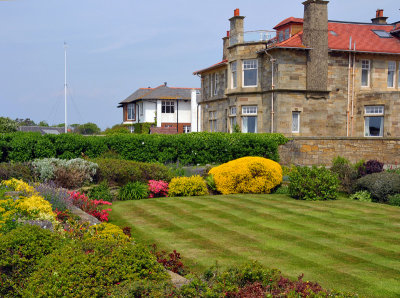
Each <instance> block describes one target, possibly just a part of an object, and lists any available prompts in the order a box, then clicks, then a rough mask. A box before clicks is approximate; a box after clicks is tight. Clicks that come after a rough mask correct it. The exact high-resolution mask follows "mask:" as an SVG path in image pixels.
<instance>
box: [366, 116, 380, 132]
mask: <svg viewBox="0 0 400 298" xmlns="http://www.w3.org/2000/svg"><path fill="white" fill-rule="evenodd" d="M365 136H367V137H382V136H383V117H365Z"/></svg>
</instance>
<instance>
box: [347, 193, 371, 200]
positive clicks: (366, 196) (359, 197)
mask: <svg viewBox="0 0 400 298" xmlns="http://www.w3.org/2000/svg"><path fill="white" fill-rule="evenodd" d="M350 199H351V200H358V201H360V202H371V201H372V199H371V194H370V193H369V192H368V191H366V190H362V191H357V192H356V193H354V194H352V195H351V196H350Z"/></svg>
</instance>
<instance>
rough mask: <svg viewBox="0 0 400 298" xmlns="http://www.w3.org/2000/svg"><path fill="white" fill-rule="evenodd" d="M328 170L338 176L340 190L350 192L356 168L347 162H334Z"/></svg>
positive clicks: (355, 176)
mask: <svg viewBox="0 0 400 298" xmlns="http://www.w3.org/2000/svg"><path fill="white" fill-rule="evenodd" d="M330 170H331V172H332V173H335V174H336V175H337V176H338V178H339V181H340V190H341V191H343V192H346V193H348V194H350V193H352V192H353V188H354V183H355V181H356V179H357V172H356V170H355V169H354V168H353V167H352V166H350V165H349V164H348V163H336V164H334V165H333V166H332V167H331V169H330Z"/></svg>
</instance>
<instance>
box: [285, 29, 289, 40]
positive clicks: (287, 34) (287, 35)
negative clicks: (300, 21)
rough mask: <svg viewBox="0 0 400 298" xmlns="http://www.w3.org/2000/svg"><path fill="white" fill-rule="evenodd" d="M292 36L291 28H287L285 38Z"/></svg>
mask: <svg viewBox="0 0 400 298" xmlns="http://www.w3.org/2000/svg"><path fill="white" fill-rule="evenodd" d="M289 37H290V33H289V28H288V29H286V30H285V39H288V38H289Z"/></svg>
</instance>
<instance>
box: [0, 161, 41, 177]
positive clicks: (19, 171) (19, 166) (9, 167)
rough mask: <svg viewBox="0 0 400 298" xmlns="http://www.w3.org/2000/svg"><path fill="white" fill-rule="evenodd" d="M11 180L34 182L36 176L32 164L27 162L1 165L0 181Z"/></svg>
mask: <svg viewBox="0 0 400 298" xmlns="http://www.w3.org/2000/svg"><path fill="white" fill-rule="evenodd" d="M11 178H16V179H22V180H24V181H33V180H34V174H33V171H32V168H31V166H30V164H29V163H25V162H8V163H0V180H8V179H11Z"/></svg>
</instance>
